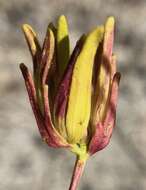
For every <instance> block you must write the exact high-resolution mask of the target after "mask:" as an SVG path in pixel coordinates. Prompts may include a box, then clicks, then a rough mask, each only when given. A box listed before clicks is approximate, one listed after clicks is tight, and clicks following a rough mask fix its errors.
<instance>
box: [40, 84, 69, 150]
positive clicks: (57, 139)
mask: <svg viewBox="0 0 146 190" xmlns="http://www.w3.org/2000/svg"><path fill="white" fill-rule="evenodd" d="M43 90H44V110H45V111H44V113H45V124H46V127H47V130H48V133H49V134H50V136H51V139H52V141H53V143H54V144H55V145H56V147H69V144H68V143H67V142H66V141H65V139H64V138H63V137H61V136H60V134H59V133H58V132H57V131H56V129H55V128H54V127H53V124H52V121H51V114H50V108H49V100H48V86H47V85H45V86H44V88H43Z"/></svg>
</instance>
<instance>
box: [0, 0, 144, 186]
mask: <svg viewBox="0 0 146 190" xmlns="http://www.w3.org/2000/svg"><path fill="white" fill-rule="evenodd" d="M60 14H65V15H66V16H67V17H68V20H69V25H70V35H71V41H72V44H73V46H74V44H75V42H76V40H77V39H78V37H79V36H80V35H81V34H82V33H83V32H87V31H88V30H90V29H91V28H93V27H94V26H96V25H98V24H102V23H103V22H104V21H105V19H106V18H107V16H109V15H114V16H115V18H116V39H115V48H114V50H115V52H116V54H117V57H118V68H119V71H120V72H121V73H122V80H121V84H120V97H119V103H118V110H117V125H116V130H115V131H114V134H113V138H112V140H111V143H110V145H109V146H108V147H107V148H106V149H104V150H103V151H101V152H98V153H97V154H96V155H95V156H93V157H92V158H91V159H90V160H89V161H88V163H87V166H86V170H85V173H84V175H83V178H82V181H81V183H80V187H79V189H81V190H145V189H146V151H145V147H146V135H145V134H146V95H145V94H146V61H145V60H146V19H145V18H146V1H145V0H139V1H136V0H133V1H132V0H131V1H125V0H109V1H105V0H98V1H97V0H84V1H81V0H78V1H76V0H68V1H67V0H62V1H61V0H58V1H57V0H54V1H53V0H36V1H35V0H34V1H29V0H21V1H20V0H9V1H6V0H0V190H65V189H67V187H68V185H69V181H70V176H71V172H72V168H73V164H74V159H75V157H74V156H73V155H72V154H71V153H69V152H68V151H66V150H64V149H59V150H56V149H55V150H54V149H52V148H48V147H47V145H46V144H45V143H43V142H42V140H41V138H40V135H39V133H38V130H37V127H36V123H35V120H34V117H33V114H32V111H31V109H30V105H29V102H28V98H27V94H26V91H25V88H24V82H23V79H22V76H21V74H20V71H19V63H20V62H24V63H26V64H31V58H30V55H29V52H28V49H27V47H26V43H25V41H24V37H23V34H22V32H21V29H20V27H21V25H22V24H23V23H29V24H31V25H32V26H33V27H34V28H35V29H36V30H37V31H38V33H39V35H40V39H42V38H43V36H44V34H45V32H46V27H47V24H48V22H50V21H52V20H53V21H55V19H56V18H57V16H58V15H60Z"/></svg>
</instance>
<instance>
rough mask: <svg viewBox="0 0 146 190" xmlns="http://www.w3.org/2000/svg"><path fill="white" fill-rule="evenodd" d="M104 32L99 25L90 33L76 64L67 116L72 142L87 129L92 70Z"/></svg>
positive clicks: (68, 131) (76, 140)
mask: <svg viewBox="0 0 146 190" xmlns="http://www.w3.org/2000/svg"><path fill="white" fill-rule="evenodd" d="M103 32H104V28H103V27H98V28H96V29H95V30H93V31H92V32H91V33H89V34H88V36H87V37H86V40H85V43H84V45H83V48H82V50H81V53H80V54H79V56H78V58H77V60H76V63H75V66H74V70H73V76H72V82H71V88H70V95H69V102H68V110H67V116H66V128H67V135H68V141H69V142H70V143H77V142H79V141H80V140H81V139H82V138H83V137H84V135H85V134H86V131H87V127H88V122H89V117H90V109H91V81H92V70H93V64H94V58H95V54H96V50H97V47H98V45H99V43H100V42H101V40H102V37H103Z"/></svg>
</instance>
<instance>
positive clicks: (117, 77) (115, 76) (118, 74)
mask: <svg viewBox="0 0 146 190" xmlns="http://www.w3.org/2000/svg"><path fill="white" fill-rule="evenodd" d="M120 79H121V73H119V72H117V73H116V74H115V75H114V79H113V80H116V81H117V83H118V84H119V83H120Z"/></svg>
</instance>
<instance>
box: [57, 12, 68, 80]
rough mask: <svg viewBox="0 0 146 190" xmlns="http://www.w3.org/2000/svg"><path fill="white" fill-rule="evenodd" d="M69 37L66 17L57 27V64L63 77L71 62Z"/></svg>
mask: <svg viewBox="0 0 146 190" xmlns="http://www.w3.org/2000/svg"><path fill="white" fill-rule="evenodd" d="M69 54H70V48H69V35H68V24H67V20H66V18H65V16H64V15H62V16H60V17H59V19H58V27H57V64H58V69H59V74H60V76H62V74H63V73H64V70H65V68H66V66H67V63H68V60H69Z"/></svg>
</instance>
